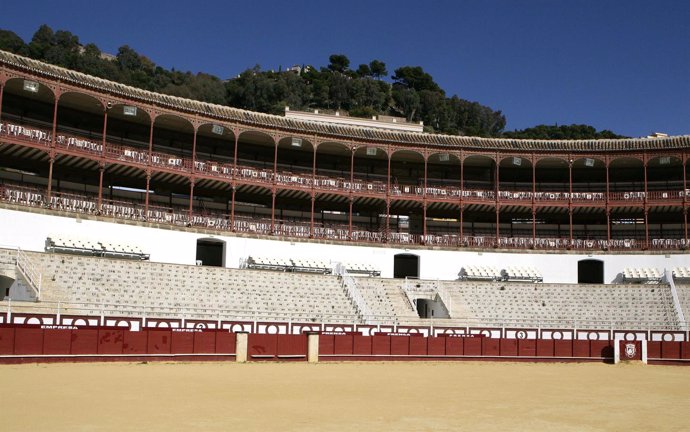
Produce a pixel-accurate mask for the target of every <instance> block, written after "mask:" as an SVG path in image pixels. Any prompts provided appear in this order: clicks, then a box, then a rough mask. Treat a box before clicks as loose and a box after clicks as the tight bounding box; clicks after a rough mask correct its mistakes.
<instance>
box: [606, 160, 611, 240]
mask: <svg viewBox="0 0 690 432" xmlns="http://www.w3.org/2000/svg"><path fill="white" fill-rule="evenodd" d="M605 163H606V208H605V210H606V241H607V243H610V242H611V209H610V208H609V205H610V204H609V201H610V199H611V181H610V179H609V165H610V161H609V157H608V155H606V160H605Z"/></svg>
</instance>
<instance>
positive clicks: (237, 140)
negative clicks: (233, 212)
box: [232, 129, 240, 201]
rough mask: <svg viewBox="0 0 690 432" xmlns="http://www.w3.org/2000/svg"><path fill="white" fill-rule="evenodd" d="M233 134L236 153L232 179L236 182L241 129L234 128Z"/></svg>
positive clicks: (233, 160)
mask: <svg viewBox="0 0 690 432" xmlns="http://www.w3.org/2000/svg"><path fill="white" fill-rule="evenodd" d="M233 134H234V135H235V153H234V156H233V158H232V180H233V182H234V181H235V178H236V177H237V146H238V145H239V140H240V134H239V130H238V129H234V130H233ZM233 190H234V183H233ZM233 201H234V200H233Z"/></svg>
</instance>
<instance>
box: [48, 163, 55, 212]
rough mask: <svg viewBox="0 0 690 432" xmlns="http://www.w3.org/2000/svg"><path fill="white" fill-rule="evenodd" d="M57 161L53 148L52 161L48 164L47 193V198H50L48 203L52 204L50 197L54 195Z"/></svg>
mask: <svg viewBox="0 0 690 432" xmlns="http://www.w3.org/2000/svg"><path fill="white" fill-rule="evenodd" d="M54 163H55V155H54V153H53V150H51V156H50V161H49V165H48V193H47V199H48V205H50V198H51V195H52V191H53V164H54Z"/></svg>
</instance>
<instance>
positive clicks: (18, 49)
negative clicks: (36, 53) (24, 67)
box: [0, 30, 29, 56]
mask: <svg viewBox="0 0 690 432" xmlns="http://www.w3.org/2000/svg"><path fill="white" fill-rule="evenodd" d="M0 50H3V51H9V52H11V53H15V54H19V55H23V56H27V55H29V47H28V46H27V45H26V44H25V43H24V41H23V40H22V38H20V37H19V36H17V34H16V33H15V32H13V31H9V30H0Z"/></svg>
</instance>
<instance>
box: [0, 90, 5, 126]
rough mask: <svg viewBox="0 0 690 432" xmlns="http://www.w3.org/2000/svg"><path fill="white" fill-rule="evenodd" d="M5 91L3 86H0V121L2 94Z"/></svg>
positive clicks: (0, 115) (0, 117)
mask: <svg viewBox="0 0 690 432" xmlns="http://www.w3.org/2000/svg"><path fill="white" fill-rule="evenodd" d="M4 91H5V84H2V85H0V119H2V94H3V93H4Z"/></svg>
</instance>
